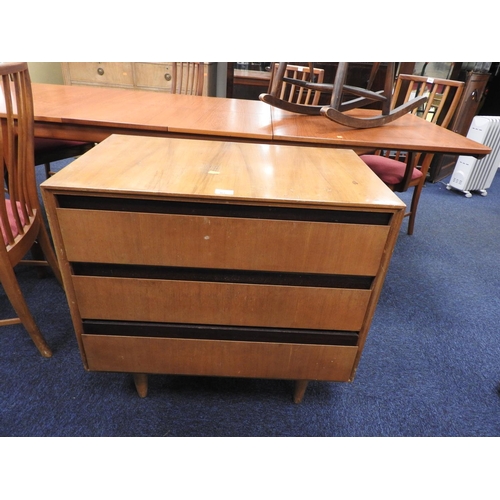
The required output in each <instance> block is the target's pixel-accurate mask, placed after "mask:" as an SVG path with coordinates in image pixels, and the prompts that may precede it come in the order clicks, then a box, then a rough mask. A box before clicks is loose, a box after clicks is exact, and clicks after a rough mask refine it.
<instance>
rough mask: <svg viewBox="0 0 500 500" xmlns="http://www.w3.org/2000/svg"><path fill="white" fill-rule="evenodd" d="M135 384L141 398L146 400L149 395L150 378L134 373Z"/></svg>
mask: <svg viewBox="0 0 500 500" xmlns="http://www.w3.org/2000/svg"><path fill="white" fill-rule="evenodd" d="M134 384H135V388H136V389H137V394H139V397H141V398H145V397H146V396H147V395H148V376H147V375H145V374H144V373H134Z"/></svg>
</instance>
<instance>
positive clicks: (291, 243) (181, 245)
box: [57, 208, 390, 276]
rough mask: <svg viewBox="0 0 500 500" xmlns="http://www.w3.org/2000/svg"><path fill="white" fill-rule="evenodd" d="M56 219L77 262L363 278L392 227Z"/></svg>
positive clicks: (197, 218) (63, 214) (153, 217)
mask: <svg viewBox="0 0 500 500" xmlns="http://www.w3.org/2000/svg"><path fill="white" fill-rule="evenodd" d="M229 213H230V211H229ZM57 217H58V220H59V224H60V228H61V234H62V237H63V240H64V247H65V249H66V253H67V258H68V260H69V261H73V262H100V263H113V264H135V265H160V266H178V267H198V268H219V269H247V270H262V271H287V272H302V273H304V272H307V273H327V274H330V273H331V274H347V275H349V274H351V275H358V276H375V275H376V274H377V272H378V269H379V267H380V262H381V259H382V256H383V253H384V249H385V246H386V241H387V236H388V233H389V228H390V226H389V225H377V224H366V223H355V224H352V223H338V222H318V221H304V220H280V219H274V218H262V219H259V218H246V217H225V216H214V215H208V214H207V215H205V216H203V215H188V214H172V213H163V214H159V213H142V212H128V211H123V212H115V211H108V210H79V209H68V208H59V209H58V210H57Z"/></svg>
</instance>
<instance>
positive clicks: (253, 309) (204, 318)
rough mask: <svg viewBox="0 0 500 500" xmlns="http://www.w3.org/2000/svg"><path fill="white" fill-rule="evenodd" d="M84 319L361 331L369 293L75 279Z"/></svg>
mask: <svg viewBox="0 0 500 500" xmlns="http://www.w3.org/2000/svg"><path fill="white" fill-rule="evenodd" d="M73 285H74V289H75V293H76V298H77V303H78V307H79V309H80V315H81V317H82V318H84V319H102V320H122V321H148V322H166V323H198V324H212V325H238V326H256V327H258V326H262V327H270V328H272V327H276V328H308V329H319V330H321V329H323V330H345V331H359V330H360V329H361V326H362V323H363V319H364V317H365V314H366V308H367V305H368V302H369V299H370V296H371V291H370V290H361V289H350V288H321V287H318V288H317V287H304V286H275V285H255V284H240V283H220V282H203V281H169V280H161V279H134V278H111V277H96V276H73Z"/></svg>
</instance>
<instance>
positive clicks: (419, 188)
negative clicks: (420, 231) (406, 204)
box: [408, 182, 424, 236]
mask: <svg viewBox="0 0 500 500" xmlns="http://www.w3.org/2000/svg"><path fill="white" fill-rule="evenodd" d="M423 186H424V183H423V182H422V183H420V184H418V185H417V186H415V188H414V190H413V196H412V197H411V203H410V216H409V220H408V234H409V235H410V236H411V235H412V234H413V228H414V226H415V217H416V216H417V208H418V201H419V199H420V193H421V192H422V188H423Z"/></svg>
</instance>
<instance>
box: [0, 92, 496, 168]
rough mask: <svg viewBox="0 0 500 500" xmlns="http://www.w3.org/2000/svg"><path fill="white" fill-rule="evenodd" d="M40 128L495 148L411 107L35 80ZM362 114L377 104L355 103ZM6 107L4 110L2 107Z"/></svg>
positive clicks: (455, 150)
mask: <svg viewBox="0 0 500 500" xmlns="http://www.w3.org/2000/svg"><path fill="white" fill-rule="evenodd" d="M33 99H34V107H35V135H36V136H39V137H53V138H60V139H73V140H84V141H95V142H101V141H102V140H104V139H105V138H106V137H109V136H110V135H112V134H127V135H148V136H158V137H180V138H191V139H209V138H212V139H217V140H225V141H241V142H253V143H258V144H295V145H300V146H316V147H335V148H347V149H353V150H354V151H356V152H357V153H363V152H368V151H373V150H375V149H380V148H382V149H396V150H404V151H409V152H424V153H450V154H457V155H471V156H475V157H478V158H479V157H482V156H484V155H486V154H488V153H489V152H490V151H491V149H490V148H488V147H487V146H485V145H483V144H479V143H477V142H475V141H472V140H470V139H468V138H466V137H464V136H461V135H459V134H456V133H454V132H452V131H450V130H447V129H444V128H442V127H439V126H437V125H435V124H433V123H430V122H427V121H425V120H423V119H421V118H419V117H417V116H415V115H412V114H408V115H405V116H403V117H401V118H399V119H398V120H396V121H394V122H392V123H390V124H387V125H385V126H383V127H377V128H371V129H352V128H349V127H345V126H343V125H340V124H337V123H335V122H332V121H331V120H327V119H325V118H324V117H322V116H307V115H299V114H296V113H291V112H287V111H283V110H280V109H276V108H272V107H271V106H269V105H267V104H265V103H263V102H260V101H251V100H243V99H225V98H220V97H206V96H186V95H172V94H168V93H163V92H152V91H141V90H128V89H113V88H101V87H84V86H67V85H54V84H36V83H35V84H33ZM352 113H353V114H357V115H359V116H363V115H365V116H366V115H367V114H373V113H376V111H372V110H355V111H353V112H352ZM0 114H1V110H0Z"/></svg>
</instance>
